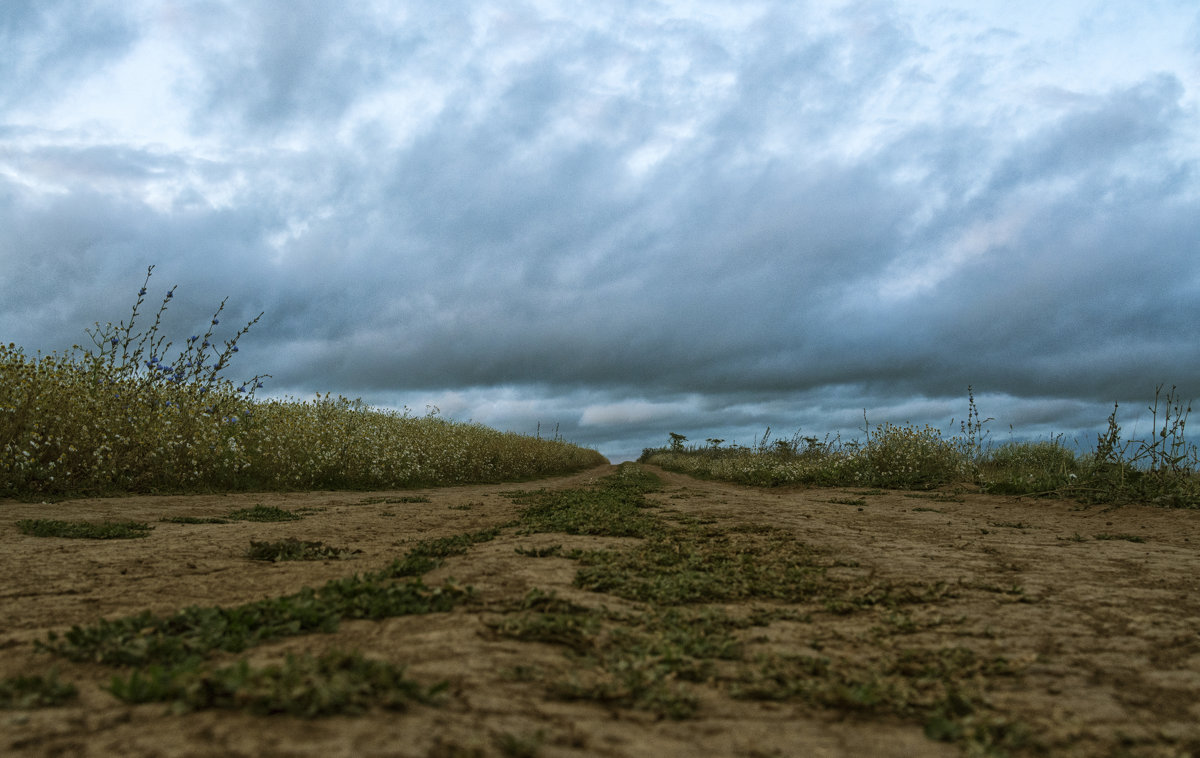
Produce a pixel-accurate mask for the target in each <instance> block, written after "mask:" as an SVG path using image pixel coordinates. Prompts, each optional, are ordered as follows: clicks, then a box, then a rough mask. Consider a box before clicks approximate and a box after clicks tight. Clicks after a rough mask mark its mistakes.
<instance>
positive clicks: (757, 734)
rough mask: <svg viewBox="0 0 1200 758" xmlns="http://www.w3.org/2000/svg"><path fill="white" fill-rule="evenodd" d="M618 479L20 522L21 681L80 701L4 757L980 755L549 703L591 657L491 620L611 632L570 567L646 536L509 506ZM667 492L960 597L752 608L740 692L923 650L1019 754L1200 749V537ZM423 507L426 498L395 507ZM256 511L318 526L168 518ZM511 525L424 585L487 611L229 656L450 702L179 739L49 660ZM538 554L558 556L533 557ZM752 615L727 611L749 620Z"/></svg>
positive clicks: (1157, 529) (997, 508)
mask: <svg viewBox="0 0 1200 758" xmlns="http://www.w3.org/2000/svg"><path fill="white" fill-rule="evenodd" d="M613 468H614V467H602V468H599V469H595V470H592V471H588V472H585V473H582V474H578V475H574V476H570V477H561V478H556V479H550V480H543V481H538V482H534V483H525V484H520V485H486V486H472V487H452V488H444V489H429V490H419V491H403V492H399V491H397V492H377V493H362V492H307V493H264V494H249V495H247V494H237V495H226V496H219V495H218V496H162V497H158V496H145V497H133V498H120V499H97V500H75V501H68V502H62V503H56V504H52V505H44V504H35V503H19V502H16V501H0V539H2V540H3V545H4V547H3V550H2V551H0V576H2V577H3V580H2V583H0V677H13V676H18V675H42V674H45V673H46V672H47V671H48V670H49V669H50V667H51V666H57V668H58V672H59V674H60V676H61V678H62V679H64V680H66V681H69V682H72V683H74V684H76V685H77V687H78V690H79V695H78V697H77V698H76V699H75V700H73V701H70V702H68V703H67V704H65V705H62V706H59V707H48V708H40V709H32V710H5V711H0V755H4V756H51V755H63V756H67V755H70V756H76V755H78V756H163V757H164V758H166V757H168V756H171V757H174V756H179V757H182V756H189V757H199V756H214V757H215V756H222V757H223V758H224V757H227V756H248V757H249V756H255V757H257V756H314V757H317V756H320V758H328V757H329V756H469V755H538V756H583V755H599V756H655V758H663V757H664V756H674V755H679V756H698V755H739V756H773V755H778V756H791V755H806V756H865V755H875V756H940V755H947V756H950V755H960V754H962V751H963V748H962V746H961V744H955V743H953V742H945V741H935V740H933V739H930V738H929V737H927V736H926V734H925V732H924V729H923V725H922V724H921V723H919V722H918V721H914V720H913V719H911V718H907V717H905V716H904V715H903V714H901V713H899V712H898V711H896V712H889V711H888V710H887V709H883V710H882V711H881V710H880V709H872V708H863V709H858V710H848V709H846V708H837V707H829V706H822V705H821V704H820V703H814V702H813V700H812V699H811V698H809V699H805V698H802V697H786V696H785V697H778V698H746V697H735V696H734V695H736V694H737V691H738V687H739V686H740V685H739V684H738V682H739V680H738V679H737V677H738V676H742V674H741V673H733V674H730V673H729V672H730V671H733V669H730V668H725V669H718V670H717V674H714V675H712V676H711V677H709V679H708V680H707V681H697V682H692V683H688V684H687V685H686V686H687V687H688V688H689V692H692V693H693V694H694V697H695V699H696V703H697V707H696V711H695V713H694V715H693V716H692V717H691V718H686V719H681V720H680V719H672V718H663V717H661V716H660V715H656V714H655V713H653V712H650V711H646V710H639V709H636V708H626V707H622V706H619V705H614V704H613V703H605V702H599V701H596V700H587V699H574V700H570V699H564V698H561V697H554V696H552V695H551V694H549V693H548V691H547V687H546V682H547V681H550V680H553V679H554V678H555V677H558V678H562V677H570V676H572V675H573V674H572V671H573V669H574V668H576V667H578V666H580V665H581V664H580V663H579V661H578V660H577V659H574V658H572V657H570V656H569V655H568V654H567V652H568V651H567V650H566V649H565V648H564V647H563V646H562V645H559V644H553V643H551V642H530V641H526V640H522V639H516V638H514V637H512V636H506V635H504V634H500V633H498V632H497V628H498V626H497V621H498V620H501V619H503V618H504V617H505V615H506V614H509V613H511V612H512V611H513V609H514V608H515V607H517V606H518V605H519V603H520V599H521V598H522V597H525V596H526V595H527V593H528V592H529V590H531V589H534V588H537V589H540V590H542V591H544V592H547V593H550V592H556V593H557V596H558V597H560V598H563V599H565V600H569V601H571V602H573V603H577V604H579V605H581V606H587V607H590V608H605V609H608V610H609V611H614V609H615V610H617V611H619V610H621V609H634V610H636V606H637V603H635V602H632V601H629V600H627V599H622V598H619V597H615V596H612V595H603V594H600V593H595V592H589V591H586V590H583V589H579V588H577V587H575V586H573V584H572V582H573V579H574V578H575V573H576V570H577V565H578V562H577V561H576V560H573V559H572V558H569V557H563V555H569V554H571V551H572V550H573V549H576V548H578V549H581V550H585V551H586V550H595V549H611V550H620V549H625V548H627V547H628V546H629V545H631V544H633V543H635V542H637V540H636V539H634V538H629V537H621V538H616V537H587V536H570V535H564V534H548V533H540V534H528V533H522V532H521V530H520V529H518V528H516V527H513V526H511V524H512V522H513V520H514V519H515V518H516V517H517V515H518V514H519V513H520V512H521V506H520V505H517V504H514V502H513V500H512V498H511V497H506V496H505V495H504V494H503V493H505V492H510V491H512V490H515V489H532V488H543V487H544V488H549V489H565V488H577V487H584V486H586V485H587V484H588V483H589V482H593V481H595V480H596V479H597V478H599V477H602V476H604V475H606V474H608V473H610V472H611V470H612V469H613ZM657 473H659V475H660V476H661V477H662V479H663V481H664V482H665V485H666V486H665V487H664V488H663V489H661V490H660V491H658V492H655V493H652V494H650V495H648V499H649V500H650V501H651V502H652V503H654V504H656V505H657V506H659V507H658V508H655V509H654V510H655V511H656V512H659V513H661V514H665V515H666V516H670V517H671V518H675V519H691V520H692V521H696V522H698V523H703V524H711V525H714V527H715V528H721V529H729V530H736V529H739V528H742V527H747V528H748V527H753V526H755V525H767V526H770V527H773V528H774V529H776V530H781V531H782V533H786V534H787V535H789V537H791V536H794V539H795V540H796V541H798V542H802V543H804V544H806V545H811V546H813V548H814V549H815V550H818V551H820V552H821V554H823V555H827V556H830V557H831V558H836V561H834V562H833V563H831V564H830V568H829V569H828V573H830V574H831V575H835V576H839V575H844V576H845V581H847V582H849V583H851V584H853V586H854V587H856V588H859V589H857V590H856V592H860V594H859V595H857V597H860V598H861V597H863V595H862V594H861V590H862V588H864V587H865V588H868V589H869V588H872V587H884V586H886V587H910V586H912V587H915V586H920V587H923V588H931V587H936V588H938V590H937V592H936V593H930V592H928V591H926V592H925V594H924V595H923V599H922V600H920V602H916V601H914V602H912V603H910V604H908V605H904V606H902V607H900V606H895V605H889V604H886V603H880V604H878V605H877V606H872V607H857V608H856V609H855V610H854V612H848V611H845V610H844V609H843V610H839V609H838V608H837V607H836V606H835V605H831V604H830V603H828V602H826V603H825V605H824V606H820V605H817V606H813V607H806V608H804V609H802V610H803V611H804V612H803V613H802V614H794V615H790V616H789V615H788V614H787V613H786V611H787V610H788V609H787V608H786V606H787V603H785V602H776V603H774V604H772V603H764V602H755V603H753V605H754V606H756V607H758V608H760V609H761V608H763V607H766V608H768V609H774V610H775V611H778V613H777V614H776V615H775V616H771V615H770V614H768V615H767V616H766V617H765V618H768V619H773V620H769V621H766V622H762V623H759V624H757V625H752V626H746V627H745V628H743V629H740V630H738V631H737V634H738V635H739V639H740V642H741V643H742V644H743V646H744V650H743V652H742V660H743V661H745V662H746V663H745V666H743V669H746V670H748V669H749V667H751V663H750V662H752V661H755V660H758V659H759V658H758V656H760V654H765V653H771V654H775V655H777V656H781V657H782V658H781V659H783V658H787V657H788V656H792V657H793V658H794V657H795V656H798V655H812V656H823V657H824V658H826V659H828V660H832V661H834V662H835V665H836V664H838V663H839V662H842V663H845V664H846V665H847V666H853V665H857V664H856V662H870V661H872V660H876V659H878V658H879V656H880V655H884V654H889V653H897V654H899V653H900V652H902V651H903V650H909V649H922V650H935V651H936V650H947V649H953V650H960V651H961V650H965V651H967V652H968V653H970V654H972V655H974V656H977V657H978V659H979V660H995V659H1003V660H1004V661H1006V662H1007V665H1008V670H1007V671H1005V672H1004V673H1003V675H1002V676H1001V675H997V676H990V675H986V674H985V673H979V674H978V675H977V676H976V679H977V680H978V681H977V682H976V684H978V685H979V686H980V687H982V688H983V691H984V692H985V693H986V698H987V701H988V703H989V708H990V711H989V712H990V713H993V714H1000V715H1002V716H1003V717H1004V718H1005V719H1008V720H1010V721H1011V722H1012V723H1014V724H1019V725H1020V726H1021V728H1022V729H1024V730H1026V731H1027V733H1028V739H1026V740H1024V741H1022V742H1020V744H1019V746H1018V747H1017V748H1016V751H1015V752H1016V753H1017V754H1029V755H1035V754H1044V753H1047V752H1048V753H1049V754H1053V755H1067V756H1092V755H1112V756H1117V755H1137V756H1141V755H1144V756H1185V755H1195V754H1198V753H1200V513H1198V512H1195V511H1181V510H1165V509H1160V508H1152V507H1139V506H1125V507H1121V508H1117V509H1106V508H1104V507H1100V506H1090V507H1083V506H1080V505H1078V504H1076V503H1073V502H1069V501H1048V500H1018V499H1015V498H1009V497H989V496H983V495H978V494H970V493H967V494H962V493H958V494H955V493H951V492H944V493H925V494H924V495H922V496H920V497H915V496H913V494H912V493H902V492H892V491H888V492H871V493H864V492H862V491H853V490H846V489H837V490H833V489H807V490H786V491H785V490H766V489H751V488H746V487H740V486H734V485H726V484H721V483H713V482H706V481H700V480H695V479H691V478H689V477H684V476H680V475H675V474H671V473H665V472H661V471H657ZM416 496H423V497H424V498H427V499H428V502H400V500H401V498H406V499H408V500H412V499H414V497H416ZM256 504H262V505H266V506H278V507H280V508H284V509H287V510H290V511H299V512H300V513H301V514H302V515H303V516H304V518H303V519H301V520H298V521H292V522H285V523H253V522H238V521H235V522H230V523H221V524H216V523H212V524H208V523H200V524H188V523H171V522H164V521H161V519H162V518H164V517H179V516H188V517H209V518H212V517H222V516H224V515H226V514H228V513H229V512H230V511H233V510H236V509H240V508H248V507H251V506H254V505H256ZM46 518H51V519H85V520H88V521H97V522H98V521H103V520H106V519H118V520H135V521H144V522H147V523H149V524H151V525H152V526H154V529H153V531H152V532H151V534H150V536H148V537H146V538H144V539H123V540H103V541H101V540H88V539H63V538H40V537H33V536H27V535H24V534H22V533H21V532H20V531H19V530H18V528H17V526H16V522H17V521H18V520H21V519H46ZM504 525H509V526H504ZM497 526H503V528H502V529H501V532H500V534H499V536H497V537H495V538H494V539H492V540H490V541H486V542H482V543H480V544H477V545H474V546H473V547H471V548H470V550H469V551H468V552H467V553H466V554H464V555H458V556H452V557H450V558H448V559H446V561H445V563H444V565H442V566H441V567H439V568H437V569H435V570H434V571H432V572H430V573H429V574H427V575H426V576H425V577H424V581H425V582H426V583H427V584H429V585H430V586H433V585H436V584H440V583H442V582H444V581H446V580H447V579H450V578H453V579H454V580H455V581H456V582H457V583H459V584H461V585H469V586H471V587H473V588H474V590H475V594H474V596H473V597H472V599H470V600H469V601H468V602H466V603H464V604H462V605H460V606H459V607H457V608H456V609H454V610H453V611H451V612H448V613H434V614H427V615H415V616H402V617H397V618H390V619H386V620H384V621H346V622H343V623H342V624H341V626H340V627H339V629H338V630H337V631H336V632H334V633H332V634H309V635H302V636H296V637H290V638H285V639H282V640H279V641H276V642H272V643H269V644H265V645H261V646H258V647H255V648H252V649H251V650H248V651H247V652H245V653H242V654H240V655H236V656H235V655H229V654H223V657H222V656H219V657H217V658H216V659H214V660H215V661H216V662H217V663H220V662H222V661H225V660H236V659H239V658H245V659H248V660H250V661H251V663H253V664H259V663H269V662H272V661H278V660H280V659H282V658H283V657H284V656H285V655H286V654H287V653H289V652H298V651H309V652H320V651H324V650H330V649H342V650H358V651H362V652H363V653H364V654H365V655H366V656H368V657H370V658H375V659H380V660H386V661H390V662H393V663H396V664H402V665H405V666H406V667H407V673H408V675H409V676H411V677H412V678H414V679H416V680H417V681H419V682H424V683H434V682H437V681H442V680H444V681H447V682H448V683H449V687H448V689H447V691H446V693H445V695H444V696H443V697H442V701H441V702H440V703H439V704H436V705H414V706H412V707H411V708H409V709H408V710H407V711H404V712H394V711H385V710H372V711H370V712H369V713H367V714H365V715H360V716H335V717H328V718H320V719H312V720H305V719H299V718H294V717H290V716H280V715H273V716H254V715H250V714H247V713H242V712H236V711H235V712H230V711H220V710H204V711H200V712H193V713H185V714H182V715H173V714H171V713H169V712H167V709H166V707H165V706H164V705H163V704H161V703H151V704H144V705H128V704H125V703H123V702H121V701H119V700H117V699H116V698H115V697H113V696H112V695H111V694H110V693H109V692H107V691H106V690H105V689H104V687H105V686H107V684H108V682H109V680H110V678H111V677H112V676H113V674H114V673H116V671H115V670H114V669H113V668H110V667H107V666H102V665H99V664H90V663H73V662H70V661H67V660H64V659H62V658H61V657H58V656H54V655H51V654H50V653H47V652H44V651H39V650H36V649H35V647H34V644H33V643H34V641H35V640H44V639H46V635H47V633H48V632H51V631H57V632H59V633H62V632H64V631H65V630H67V629H69V628H70V627H71V626H73V625H86V624H91V623H93V622H95V621H96V620H97V619H100V618H117V617H121V616H128V615H131V614H135V613H138V612H141V611H144V610H149V611H151V612H153V613H155V614H159V615H167V614H170V613H172V612H174V611H177V610H179V609H181V608H183V607H185V606H192V605H201V606H212V605H221V606H229V605H235V604H239V603H246V602H249V601H254V600H259V599H261V598H264V597H272V596H278V595H284V594H287V593H291V592H295V591H296V590H298V589H299V588H301V587H303V586H317V585H320V584H322V583H324V582H326V581H328V580H331V579H336V578H339V577H345V576H348V575H350V574H353V573H356V572H368V571H376V570H380V569H382V568H384V567H385V566H387V565H388V564H389V563H390V562H391V561H392V560H393V559H395V558H397V557H399V556H401V555H403V554H404V552H405V550H406V549H407V547H408V546H411V545H412V544H413V543H414V542H415V541H417V540H428V539H430V538H436V537H448V536H453V535H458V534H463V533H466V532H473V531H477V530H480V529H485V528H488V527H497ZM288 537H295V538H298V539H301V540H319V541H321V542H324V543H325V544H327V545H331V546H343V547H346V548H348V549H353V550H357V551H361V552H357V553H354V554H353V555H351V556H350V557H349V558H347V559H345V560H319V561H306V562H300V561H295V562H277V563H271V562H264V561H254V560H249V559H248V558H247V557H246V551H247V548H248V545H249V542H250V541H251V540H268V539H270V540H279V539H284V538H288ZM559 546H561V548H560V547H559ZM550 548H553V550H551V549H550ZM518 549H520V550H521V552H518ZM539 549H545V552H548V553H552V554H551V555H549V556H548V557H537V558H531V557H530V555H531V554H534V553H536V552H537V551H538V550H539ZM847 586H850V584H848V585H847ZM733 605H736V604H730V603H725V604H723V605H722V609H723V611H724V612H734V611H736V610H737V609H736V608H733V607H732V606H733ZM748 605H749V604H748ZM860 606H862V604H861V603H860ZM722 665H723V666H727V667H728V666H733V665H734V664H731V663H722ZM737 665H739V666H741V665H742V664H737ZM864 665H865V664H864ZM743 669H738V671H742V670H743ZM529 672H537V673H536V675H532V674H529ZM722 672H724V673H722ZM742 683H743V684H744V681H743V682H742ZM681 686H682V685H681Z"/></svg>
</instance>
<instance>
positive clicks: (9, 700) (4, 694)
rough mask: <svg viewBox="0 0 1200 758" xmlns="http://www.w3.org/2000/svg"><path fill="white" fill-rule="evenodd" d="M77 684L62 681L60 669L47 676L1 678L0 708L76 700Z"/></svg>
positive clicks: (53, 670)
mask: <svg viewBox="0 0 1200 758" xmlns="http://www.w3.org/2000/svg"><path fill="white" fill-rule="evenodd" d="M78 694H79V691H78V690H77V689H76V687H75V685H73V684H69V683H67V682H63V681H60V680H59V678H58V671H57V670H56V669H53V668H52V669H50V672H49V673H48V674H47V675H46V676H14V677H7V678H4V679H0V708H9V709H25V708H47V707H51V706H56V705H63V704H64V703H66V702H68V701H70V700H74V699H75V697H76V696H77V695H78Z"/></svg>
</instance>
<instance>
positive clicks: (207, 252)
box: [0, 0, 1200, 461]
mask: <svg viewBox="0 0 1200 758" xmlns="http://www.w3.org/2000/svg"><path fill="white" fill-rule="evenodd" d="M149 265H154V266H155V270H154V275H153V277H152V279H151V283H150V285H149V290H150V292H149V294H148V302H147V305H145V306H143V310H144V311H145V310H147V309H148V311H149V313H150V314H151V315H152V313H153V310H154V308H155V307H156V306H157V304H158V298H160V297H161V296H162V295H164V294H165V293H166V291H167V290H168V289H170V288H171V287H172V286H176V285H177V287H178V288H177V290H176V292H175V297H174V298H173V299H172V302H171V307H170V309H169V311H168V318H167V320H166V321H165V322H164V329H166V330H167V332H168V333H169V334H170V336H172V337H173V338H174V339H176V341H177V343H182V341H183V340H184V339H186V336H187V335H189V334H191V333H195V332H196V331H197V329H202V328H203V327H204V326H206V325H207V324H208V321H209V320H210V318H211V314H212V312H213V310H214V309H215V307H216V305H217V304H218V303H220V302H221V300H222V299H225V298H228V300H227V302H226V306H225V311H224V313H223V314H222V325H221V327H220V329H222V330H224V329H228V331H218V333H217V336H218V337H223V338H226V339H228V338H229V337H232V336H233V334H234V333H235V331H236V329H237V328H238V327H239V326H241V325H243V324H245V323H246V322H248V321H249V320H250V319H252V318H254V316H256V315H257V314H259V313H260V312H262V313H263V314H264V315H263V317H262V319H261V320H260V321H259V322H258V323H257V324H255V325H254V327H253V328H252V329H251V330H250V331H249V333H247V334H246V335H245V336H244V337H243V338H242V339H241V342H240V343H239V344H240V347H241V349H240V351H239V353H238V355H237V356H236V360H235V362H234V363H233V366H232V368H231V374H230V378H233V379H235V380H240V379H243V378H246V377H249V376H253V375H255V374H270V375H271V378H270V379H267V380H265V382H264V384H265V387H264V389H263V390H260V397H295V398H299V399H307V398H311V397H313V396H314V394H315V393H325V392H331V393H333V394H334V395H337V394H341V395H345V396H347V397H350V398H362V399H363V400H364V401H365V402H367V403H369V404H371V405H373V406H375V407H380V408H394V409H400V408H408V409H410V410H411V411H412V412H413V413H415V414H417V415H422V414H424V413H426V412H428V411H429V410H431V409H432V408H437V409H438V410H439V412H440V413H441V414H442V416H443V417H448V418H452V419H454V420H457V421H472V422H478V423H482V424H486V425H488V426H492V427H495V428H498V429H501V430H507V431H515V432H521V433H528V434H534V433H540V434H541V435H543V436H548V435H552V434H555V433H557V434H559V435H560V436H562V437H563V438H565V439H567V440H569V441H572V442H576V443H578V444H582V445H585V446H587V447H593V448H596V449H598V450H600V451H601V452H602V453H604V454H605V455H607V456H608V457H609V458H610V459H611V460H613V461H618V460H625V459H629V458H635V457H637V455H638V454H639V453H640V452H641V450H642V449H643V448H645V447H655V446H661V445H664V444H666V443H667V442H668V434H669V433H670V432H675V433H678V434H683V435H685V436H687V437H688V439H689V441H691V442H698V443H701V444H704V443H703V441H704V440H706V439H709V438H716V439H723V440H725V441H726V444H730V443H739V444H746V445H750V444H754V443H755V442H756V441H758V440H759V439H761V437H762V435H763V434H764V433H765V431H766V430H767V428H768V427H769V428H770V430H771V434H772V436H773V437H774V438H784V439H787V438H791V437H792V436H793V435H795V434H801V435H805V436H824V435H825V434H826V433H830V434H841V435H842V437H843V438H847V439H848V438H854V437H858V438H862V437H863V436H864V435H863V430H864V429H866V428H869V427H875V426H877V425H879V424H882V423H885V422H889V423H896V424H902V423H912V424H918V425H923V424H930V425H932V426H935V427H937V428H939V429H942V430H943V431H945V432H946V433H948V434H949V433H953V432H958V431H960V429H961V427H960V423H961V420H962V419H963V418H964V416H965V415H966V413H967V410H968V387H969V386H970V387H973V392H974V396H975V401H976V404H977V406H978V410H979V412H980V414H981V415H982V416H983V417H984V418H991V419H993V420H992V421H989V422H988V423H987V425H986V426H985V429H988V430H990V433H991V437H990V439H991V440H992V441H993V442H996V443H1003V442H1005V441H1008V440H1010V439H1049V438H1052V437H1054V436H1055V435H1062V436H1063V439H1064V441H1066V442H1071V441H1074V442H1076V443H1079V444H1081V445H1082V446H1084V447H1088V448H1090V446H1092V445H1094V443H1095V437H1096V434H1097V433H1098V432H1099V431H1102V430H1103V429H1104V428H1105V426H1106V420H1107V418H1108V415H1109V414H1110V413H1111V412H1112V411H1113V404H1114V403H1119V406H1118V409H1119V416H1118V418H1119V420H1120V421H1121V422H1122V424H1123V426H1124V431H1125V433H1126V435H1127V436H1137V435H1139V434H1144V433H1147V432H1149V430H1150V416H1149V413H1148V410H1147V409H1148V405H1149V403H1150V402H1151V401H1152V400H1153V399H1154V393H1155V388H1156V387H1157V386H1158V385H1160V384H1161V385H1165V387H1166V388H1169V387H1171V386H1172V385H1177V386H1178V388H1179V389H1178V393H1179V394H1180V396H1182V397H1183V398H1184V399H1187V398H1191V397H1194V396H1196V395H1197V394H1198V393H1200V339H1198V334H1197V332H1198V331H1200V8H1198V7H1197V6H1196V3H1195V0H1139V2H1126V1H1125V0H1092V1H1085V0H1062V1H1061V2H1053V3H1048V2H1045V0H1038V1H1037V2H1032V1H1029V0H970V2H967V1H965V0H964V1H962V2H936V1H934V0H911V1H903V2H902V1H900V0H897V1H895V2H888V1H886V0H878V1H872V0H863V1H861V2H802V1H784V0H776V1H772V0H763V1H756V0H745V1H738V2H733V1H728V2H721V1H719V0H696V1H694V2H685V1H682V0H678V1H676V0H612V1H611V2H603V3H597V2H592V1H591V0H578V1H574V0H562V1H561V2H554V1H552V0H529V1H522V0H503V1H496V2H490V1H488V0H479V1H477V2H461V1H458V0H430V1H428V2H424V1H419V0H414V1H412V2H401V1H399V0H375V1H374V2H366V1H364V2H355V3H344V2H340V1H339V2H334V1H332V0H330V1H328V2H326V1H324V0H288V1H287V2H282V1H267V0H259V1H255V0H229V1H227V2H223V1H221V0H191V1H189V0H179V1H178V2H172V1H170V0H156V1H151V0H111V1H102V0H5V2H3V3H0V341H2V342H4V343H9V342H15V343H17V344H18V345H21V346H23V347H24V348H25V350H26V352H27V353H30V354H34V353H36V352H43V353H49V352H52V351H64V350H68V349H69V348H70V347H71V346H72V345H74V344H85V345H86V344H89V343H88V337H87V335H86V333H85V331H84V330H85V329H86V328H88V327H90V326H92V325H93V323H95V322H100V323H101V324H103V323H106V322H110V321H111V322H113V323H116V322H119V321H121V320H122V319H126V318H128V316H129V311H130V308H131V307H132V304H133V301H134V300H135V299H136V295H137V291H138V289H139V288H140V287H141V285H142V281H143V279H144V276H145V271H146V268H147V266H149ZM145 325H147V326H148V325H149V324H148V323H147V324H145Z"/></svg>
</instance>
